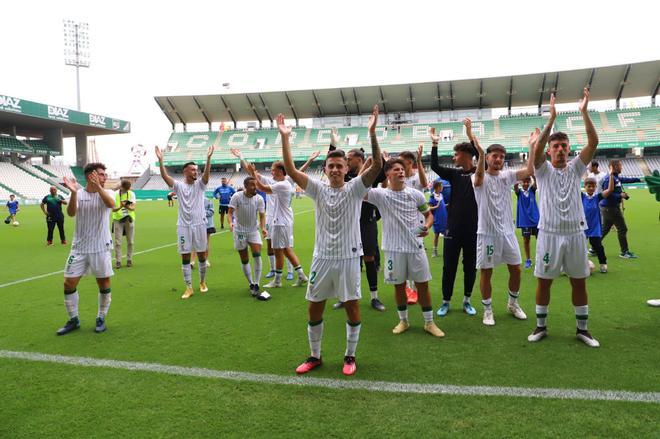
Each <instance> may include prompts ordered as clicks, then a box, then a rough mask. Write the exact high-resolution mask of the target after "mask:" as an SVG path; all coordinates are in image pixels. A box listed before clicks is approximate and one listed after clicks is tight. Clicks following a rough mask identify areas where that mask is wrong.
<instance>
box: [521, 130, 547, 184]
mask: <svg viewBox="0 0 660 439" xmlns="http://www.w3.org/2000/svg"><path fill="white" fill-rule="evenodd" d="M540 135H541V130H539V129H538V128H536V129H535V130H534V131H532V132H531V133H530V134H529V138H528V139H527V146H528V150H527V156H528V157H527V165H526V166H525V167H524V168H522V169H519V170H518V171H517V172H516V179H518V180H519V181H520V180H524V179H526V178H527V177H530V176H532V175H534V145H536V142H537V141H538V140H539V136H540ZM516 185H517V183H516ZM516 192H518V190H516Z"/></svg>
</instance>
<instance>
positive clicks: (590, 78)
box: [587, 69, 596, 90]
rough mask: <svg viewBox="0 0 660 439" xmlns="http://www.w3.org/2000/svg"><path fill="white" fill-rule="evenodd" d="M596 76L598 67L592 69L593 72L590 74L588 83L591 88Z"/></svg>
mask: <svg viewBox="0 0 660 439" xmlns="http://www.w3.org/2000/svg"><path fill="white" fill-rule="evenodd" d="M595 77H596V69H591V73H590V74H589V84H587V87H589V90H591V84H593V83H594V78H595Z"/></svg>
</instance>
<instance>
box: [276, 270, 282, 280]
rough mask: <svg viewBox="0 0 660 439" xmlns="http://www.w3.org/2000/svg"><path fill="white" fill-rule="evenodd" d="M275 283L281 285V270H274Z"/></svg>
mask: <svg viewBox="0 0 660 439" xmlns="http://www.w3.org/2000/svg"><path fill="white" fill-rule="evenodd" d="M275 283H282V270H277V269H276V270H275Z"/></svg>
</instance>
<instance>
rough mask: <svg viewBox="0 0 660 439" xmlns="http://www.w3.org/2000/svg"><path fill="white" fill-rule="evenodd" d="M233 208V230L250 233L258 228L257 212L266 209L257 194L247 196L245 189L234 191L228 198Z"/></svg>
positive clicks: (262, 200) (262, 211)
mask: <svg viewBox="0 0 660 439" xmlns="http://www.w3.org/2000/svg"><path fill="white" fill-rule="evenodd" d="M229 207H231V208H233V209H234V231H235V232H242V233H250V232H255V231H257V230H259V222H258V219H257V214H258V213H264V212H265V211H266V203H264V199H263V198H261V196H259V195H254V196H252V197H248V196H247V195H246V194H245V191H239V192H236V193H235V194H234V195H232V196H231V200H229Z"/></svg>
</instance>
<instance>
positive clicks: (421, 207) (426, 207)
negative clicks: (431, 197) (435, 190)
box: [417, 203, 429, 213]
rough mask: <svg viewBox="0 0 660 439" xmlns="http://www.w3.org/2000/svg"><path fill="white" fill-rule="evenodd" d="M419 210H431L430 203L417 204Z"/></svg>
mask: <svg viewBox="0 0 660 439" xmlns="http://www.w3.org/2000/svg"><path fill="white" fill-rule="evenodd" d="M417 210H419V211H420V212H422V213H424V212H426V211H427V210H429V203H424V204H422V205H421V206H417Z"/></svg>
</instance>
